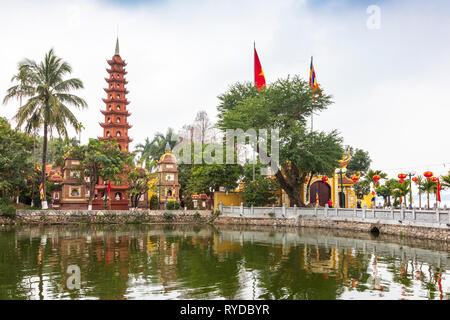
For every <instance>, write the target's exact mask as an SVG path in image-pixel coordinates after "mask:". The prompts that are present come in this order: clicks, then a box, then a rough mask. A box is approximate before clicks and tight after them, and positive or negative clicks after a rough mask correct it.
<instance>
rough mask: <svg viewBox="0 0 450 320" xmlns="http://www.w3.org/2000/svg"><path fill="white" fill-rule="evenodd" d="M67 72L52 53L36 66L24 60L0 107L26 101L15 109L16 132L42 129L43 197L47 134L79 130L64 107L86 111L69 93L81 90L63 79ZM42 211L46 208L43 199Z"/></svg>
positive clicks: (75, 81) (79, 85) (76, 83)
mask: <svg viewBox="0 0 450 320" xmlns="http://www.w3.org/2000/svg"><path fill="white" fill-rule="evenodd" d="M71 72H72V67H71V66H70V65H69V64H68V63H67V62H65V61H63V60H62V59H61V58H59V57H57V56H56V55H55V54H54V52H53V49H51V50H50V51H49V52H48V53H47V54H46V55H45V58H44V61H42V62H40V63H36V62H35V61H32V60H29V59H25V60H24V61H22V62H21V63H19V75H20V77H18V76H17V77H13V79H12V80H13V81H16V80H19V81H20V83H19V84H18V85H16V86H14V87H11V88H9V89H8V90H7V94H6V96H5V98H4V99H3V103H4V104H6V103H7V102H8V101H9V100H10V99H12V98H19V99H21V98H22V97H28V100H27V102H26V103H25V104H24V105H23V106H22V105H21V106H20V107H19V110H18V111H17V113H16V115H15V116H14V118H15V120H16V121H17V127H19V128H20V127H22V125H24V124H25V131H26V132H32V131H33V130H35V129H37V128H41V127H43V130H44V140H43V145H42V185H43V187H44V195H45V180H46V176H45V164H46V157H47V138H48V134H49V133H50V134H52V131H53V130H54V129H56V131H57V132H58V135H60V136H64V137H67V127H66V125H67V124H69V125H71V126H72V127H74V128H75V131H76V132H77V133H78V131H79V130H81V127H80V124H79V122H78V121H77V119H76V118H75V116H74V114H73V113H72V112H71V111H70V109H69V108H68V106H67V105H73V106H75V107H77V108H85V107H87V104H86V102H85V101H84V100H83V99H82V98H79V97H78V96H76V95H73V94H71V93H70V91H71V90H73V89H81V88H83V83H82V82H81V80H79V79H76V78H71V79H66V80H65V79H64V76H66V75H67V74H70V73H71ZM22 79H23V80H22ZM42 207H43V208H46V207H47V202H46V201H45V199H44V201H43V203H42Z"/></svg>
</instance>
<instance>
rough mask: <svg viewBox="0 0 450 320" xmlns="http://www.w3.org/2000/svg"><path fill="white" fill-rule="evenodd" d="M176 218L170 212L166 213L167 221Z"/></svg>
mask: <svg viewBox="0 0 450 320" xmlns="http://www.w3.org/2000/svg"><path fill="white" fill-rule="evenodd" d="M174 218H175V215H174V214H173V213H170V212H164V219H166V220H173V219H174Z"/></svg>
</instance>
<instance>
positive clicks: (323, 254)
mask: <svg viewBox="0 0 450 320" xmlns="http://www.w3.org/2000/svg"><path fill="white" fill-rule="evenodd" d="M449 257H450V252H449V246H448V245H447V244H446V243H439V242H435V241H427V240H425V241H423V240H417V239H405V238H404V239H401V238H398V237H386V236H379V237H375V236H374V235H371V234H365V233H351V232H344V231H329V230H318V229H290V228H288V229H286V228H282V229H276V228H272V227H268V228H263V227H258V228H256V227H236V226H235V227H231V226H223V227H222V226H221V227H212V226H194V225H126V226H90V227H77V226H75V227H67V226H51V227H17V228H14V227H0V299H298V300H301V299H321V300H323V299H326V300H329V299H435V300H439V299H440V300H446V299H448V298H449V297H450V266H449V262H450V259H449Z"/></svg>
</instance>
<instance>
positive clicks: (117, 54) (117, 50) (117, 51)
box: [114, 36, 120, 56]
mask: <svg viewBox="0 0 450 320" xmlns="http://www.w3.org/2000/svg"><path fill="white" fill-rule="evenodd" d="M114 55H116V56H120V53H119V37H118V36H117V41H116V52H115V53H114Z"/></svg>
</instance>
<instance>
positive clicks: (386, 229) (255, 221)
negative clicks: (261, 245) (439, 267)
mask: <svg viewBox="0 0 450 320" xmlns="http://www.w3.org/2000/svg"><path fill="white" fill-rule="evenodd" d="M214 224H230V225H258V226H286V227H311V228H327V229H335V230H353V231H362V232H372V231H378V232H379V233H380V234H391V235H400V236H406V237H415V238H420V239H432V240H440V241H446V242H449V241H450V228H446V229H444V228H430V227H419V226H411V225H402V224H394V223H392V224H388V223H381V222H360V221H350V220H349V221H345V220H341V221H340V220H330V219H324V218H315V217H298V218H250V217H230V216H228V217H227V216H220V217H218V218H217V219H216V220H214Z"/></svg>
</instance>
